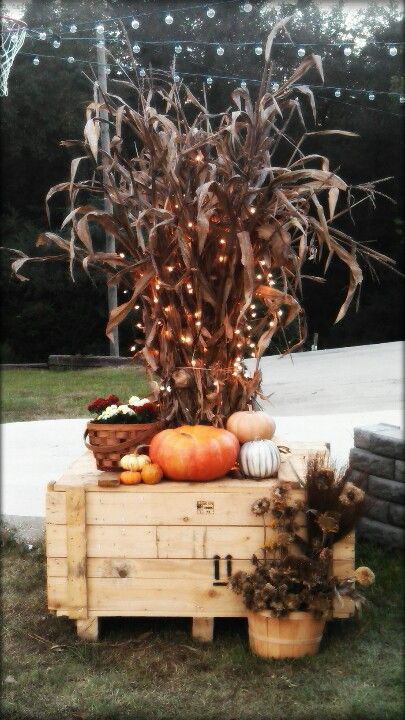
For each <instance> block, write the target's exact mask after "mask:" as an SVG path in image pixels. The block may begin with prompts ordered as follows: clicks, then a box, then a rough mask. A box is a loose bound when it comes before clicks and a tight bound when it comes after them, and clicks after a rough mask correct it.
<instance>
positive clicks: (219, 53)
mask: <svg viewBox="0 0 405 720" xmlns="http://www.w3.org/2000/svg"><path fill="white" fill-rule="evenodd" d="M224 52H225V50H224V48H223V47H221V45H220V46H219V47H217V55H223V54H224Z"/></svg>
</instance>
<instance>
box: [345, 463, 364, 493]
mask: <svg viewBox="0 0 405 720" xmlns="http://www.w3.org/2000/svg"><path fill="white" fill-rule="evenodd" d="M347 479H348V480H349V481H350V482H352V483H353V485H356V486H357V487H359V488H361V489H362V490H367V481H368V475H367V473H365V472H361V471H360V470H354V469H353V468H351V467H349V474H348V478H347Z"/></svg>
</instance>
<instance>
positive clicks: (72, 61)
mask: <svg viewBox="0 0 405 720" xmlns="http://www.w3.org/2000/svg"><path fill="white" fill-rule="evenodd" d="M67 61H68V63H70V65H71V64H72V63H74V61H75V59H74V57H73V55H69V57H68V59H67Z"/></svg>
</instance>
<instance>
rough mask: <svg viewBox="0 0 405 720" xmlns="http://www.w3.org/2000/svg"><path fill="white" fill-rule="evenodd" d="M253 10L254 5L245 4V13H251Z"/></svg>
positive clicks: (243, 8)
mask: <svg viewBox="0 0 405 720" xmlns="http://www.w3.org/2000/svg"><path fill="white" fill-rule="evenodd" d="M252 9H253V5H252V3H245V4H244V5H243V7H242V10H243V12H245V13H250V12H251V11H252Z"/></svg>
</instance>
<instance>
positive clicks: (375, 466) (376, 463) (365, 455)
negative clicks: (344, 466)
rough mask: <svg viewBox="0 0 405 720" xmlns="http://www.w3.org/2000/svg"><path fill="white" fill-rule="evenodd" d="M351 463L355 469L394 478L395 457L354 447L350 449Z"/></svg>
mask: <svg viewBox="0 0 405 720" xmlns="http://www.w3.org/2000/svg"><path fill="white" fill-rule="evenodd" d="M349 464H350V467H351V468H353V469H354V470H360V471H361V472H365V473H367V474H368V475H378V477H383V478H388V479H390V480H393V479H394V474H395V460H394V459H393V458H388V457H383V456H381V455H375V454H374V453H372V452H369V450H362V449H361V448H357V447H354V448H352V449H351V450H350V459H349Z"/></svg>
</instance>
